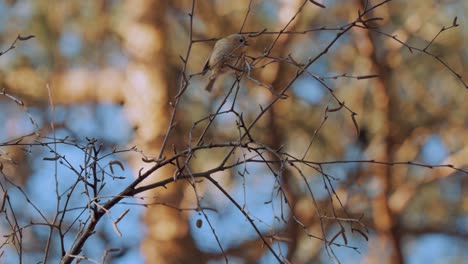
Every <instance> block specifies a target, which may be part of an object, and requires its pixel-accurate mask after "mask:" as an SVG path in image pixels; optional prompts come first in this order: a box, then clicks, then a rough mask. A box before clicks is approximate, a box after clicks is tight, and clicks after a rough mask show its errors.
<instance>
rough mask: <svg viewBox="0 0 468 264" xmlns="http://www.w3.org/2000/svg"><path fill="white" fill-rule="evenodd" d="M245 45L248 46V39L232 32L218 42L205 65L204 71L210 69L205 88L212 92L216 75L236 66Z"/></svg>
mask: <svg viewBox="0 0 468 264" xmlns="http://www.w3.org/2000/svg"><path fill="white" fill-rule="evenodd" d="M245 46H247V40H246V39H245V37H244V36H242V35H241V34H232V35H230V36H227V37H225V38H222V39H220V40H218V41H217V42H216V44H215V45H214V48H213V50H212V51H211V54H210V56H209V57H208V60H207V61H206V63H205V66H204V67H203V72H204V73H206V72H207V71H210V75H209V78H208V84H207V85H206V87H205V90H207V91H209V92H211V90H212V89H213V84H214V82H215V80H216V77H218V76H219V75H220V74H221V73H225V72H227V71H229V69H232V68H234V67H235V66H236V65H235V64H236V63H238V62H239V61H240V60H239V56H240V55H241V53H242V52H243V49H244V47H245Z"/></svg>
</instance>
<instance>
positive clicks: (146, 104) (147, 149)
mask: <svg viewBox="0 0 468 264" xmlns="http://www.w3.org/2000/svg"><path fill="white" fill-rule="evenodd" d="M125 5H126V6H125V10H127V12H128V17H129V18H130V20H129V21H127V22H126V23H125V24H124V25H123V26H124V28H123V29H122V36H123V38H124V40H123V41H124V45H125V47H126V48H127V52H129V53H130V54H132V55H133V57H134V60H133V61H132V62H131V63H130V66H129V68H128V73H127V74H128V82H129V85H128V87H126V88H125V92H124V93H125V95H124V97H125V104H126V109H127V110H128V112H129V116H130V118H131V119H132V121H133V122H134V125H135V126H136V127H137V131H136V135H135V142H134V143H135V145H137V146H138V148H139V149H141V150H143V152H144V153H145V154H147V155H150V156H157V155H158V154H159V152H160V149H159V147H160V146H161V144H162V142H163V140H164V135H165V133H166V129H167V126H168V123H169V119H170V114H171V112H170V111H171V110H172V108H170V107H169V98H170V96H171V93H170V89H172V90H174V91H175V89H174V87H177V82H176V80H177V78H176V77H175V75H176V73H171V72H169V69H168V68H169V67H168V65H169V62H168V60H169V56H170V55H171V54H170V52H169V50H170V48H169V45H168V44H169V43H167V39H169V38H168V34H170V33H171V32H167V30H168V26H167V24H166V23H167V22H166V17H167V12H168V11H167V10H168V7H169V5H170V3H169V2H168V1H159V0H144V1H133V0H129V1H127V2H126V3H125ZM171 75H172V76H171ZM168 145H169V146H170V144H168ZM169 149H171V148H170V147H169ZM133 162H134V166H135V169H136V170H139V169H140V168H141V164H142V163H141V160H140V159H136V157H134V160H133ZM149 166H152V164H150V165H149ZM172 173H173V171H171V170H170V168H167V166H166V167H165V168H163V169H161V170H160V171H157V173H155V174H153V175H152V177H150V178H149V179H147V180H146V181H145V182H146V183H150V182H152V181H156V180H161V179H163V178H167V177H171V175H172ZM136 174H138V173H136ZM182 187H183V186H182V185H178V184H171V185H169V186H167V188H166V189H164V190H163V191H160V190H159V189H158V190H156V191H155V190H153V191H148V192H146V193H144V194H143V196H145V197H156V198H154V199H145V203H151V202H164V203H167V204H169V205H172V206H176V207H178V206H180V204H181V202H182V200H183V198H184V196H183V193H184V190H183V188H182ZM144 223H145V224H146V225H147V236H146V238H145V239H144V241H143V243H142V248H141V249H142V253H143V255H144V257H145V258H146V262H147V263H193V261H194V260H195V259H199V252H198V251H197V249H196V247H195V244H194V242H193V240H192V239H191V236H190V233H189V225H188V223H189V222H188V217H187V215H186V214H183V213H181V212H179V211H178V210H174V209H173V208H170V207H167V206H161V205H156V206H149V207H148V209H147V212H146V215H145V216H144Z"/></svg>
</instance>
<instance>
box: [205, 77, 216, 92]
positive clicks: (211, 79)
mask: <svg viewBox="0 0 468 264" xmlns="http://www.w3.org/2000/svg"><path fill="white" fill-rule="evenodd" d="M215 80H216V78H209V79H208V83H207V84H206V86H205V90H207V91H208V92H211V90H213V84H214V82H215Z"/></svg>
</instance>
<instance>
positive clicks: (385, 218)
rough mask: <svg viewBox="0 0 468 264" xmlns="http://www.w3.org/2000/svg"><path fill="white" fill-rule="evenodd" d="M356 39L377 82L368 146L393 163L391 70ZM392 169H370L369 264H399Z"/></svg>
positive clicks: (364, 37)
mask: <svg viewBox="0 0 468 264" xmlns="http://www.w3.org/2000/svg"><path fill="white" fill-rule="evenodd" d="M357 2H358V3H359V10H363V8H364V6H363V5H362V1H357ZM356 36H357V37H356V39H358V40H357V41H360V42H365V43H366V45H363V46H365V47H367V48H366V49H361V50H360V52H361V55H362V56H363V57H367V59H368V60H369V61H370V63H371V72H373V73H376V74H378V75H379V76H380V78H378V79H376V80H374V81H373V82H372V90H371V91H370V94H371V98H372V99H371V100H372V103H371V105H372V106H371V107H372V108H373V109H372V111H369V115H370V116H369V117H368V118H369V119H370V120H375V122H369V124H368V126H369V128H370V130H371V131H373V132H374V133H375V135H377V136H376V138H374V139H373V142H374V144H372V145H371V146H370V148H372V149H373V150H372V152H373V153H374V154H375V155H376V156H375V157H376V159H377V160H381V161H383V162H389V163H391V162H393V161H394V153H395V152H396V150H397V142H399V139H398V138H397V136H398V135H397V133H395V131H397V130H398V128H397V127H395V126H397V125H398V123H397V121H396V120H394V119H395V118H394V116H395V113H397V112H398V99H399V97H398V95H397V94H396V91H395V87H396V85H395V84H394V83H392V77H391V75H389V73H390V72H391V71H392V69H391V66H390V65H389V63H388V62H387V61H386V58H388V56H387V55H384V56H377V53H376V52H377V51H378V50H379V49H378V47H380V46H382V45H379V44H377V43H375V41H374V40H373V39H372V38H371V36H370V32H369V30H362V31H358V32H357V33H356ZM393 168H394V167H392V166H379V165H373V166H371V168H370V171H371V175H375V177H376V181H377V186H378V187H377V188H378V189H377V190H376V193H377V194H376V195H375V196H374V197H373V198H372V202H371V207H372V212H373V216H372V219H373V225H374V228H375V230H376V232H377V238H378V240H379V241H378V243H377V244H376V245H374V246H372V245H371V246H370V247H371V248H370V249H369V255H370V263H388V264H402V263H403V254H402V251H401V249H402V247H401V236H400V233H399V231H398V225H397V216H396V215H395V214H394V213H393V212H392V210H391V209H390V206H389V197H390V195H391V192H392V185H391V183H392V176H393V175H394V169H393Z"/></svg>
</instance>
